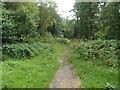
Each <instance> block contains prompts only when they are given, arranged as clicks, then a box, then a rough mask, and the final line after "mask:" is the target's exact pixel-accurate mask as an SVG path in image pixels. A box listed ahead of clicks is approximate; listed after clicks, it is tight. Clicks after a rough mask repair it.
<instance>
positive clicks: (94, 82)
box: [69, 40, 118, 89]
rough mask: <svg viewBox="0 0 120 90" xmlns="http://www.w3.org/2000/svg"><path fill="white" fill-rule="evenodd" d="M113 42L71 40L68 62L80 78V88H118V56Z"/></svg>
mask: <svg viewBox="0 0 120 90" xmlns="http://www.w3.org/2000/svg"><path fill="white" fill-rule="evenodd" d="M73 42H74V43H73ZM115 42H116V41H115V40H94V41H87V42H84V41H82V40H79V42H78V40H75V41H72V43H73V44H72V45H73V46H72V51H71V54H70V58H69V62H70V63H71V64H72V66H73V68H74V69H75V72H76V74H77V75H78V76H79V77H80V79H81V82H82V85H81V87H80V88H104V89H108V88H112V89H113V88H118V56H117V55H116V43H115Z"/></svg>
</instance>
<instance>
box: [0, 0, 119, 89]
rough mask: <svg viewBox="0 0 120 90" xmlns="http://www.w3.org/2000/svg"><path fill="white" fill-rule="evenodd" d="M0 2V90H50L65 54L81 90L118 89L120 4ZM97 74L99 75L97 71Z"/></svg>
mask: <svg viewBox="0 0 120 90" xmlns="http://www.w3.org/2000/svg"><path fill="white" fill-rule="evenodd" d="M71 11H73V12H74V13H75V15H74V16H75V18H73V19H69V18H63V17H61V15H60V14H58V11H57V3H56V2H54V1H51V2H46V3H44V2H42V1H37V2H2V47H0V48H1V49H2V62H1V63H2V66H3V74H1V75H2V76H3V78H2V80H3V84H2V88H49V85H50V83H51V82H52V80H53V78H54V76H55V73H56V72H57V70H58V68H59V67H60V62H59V60H60V58H61V56H62V54H63V53H64V49H65V48H66V47H67V46H68V45H69V47H70V48H71V51H70V57H69V59H68V61H69V63H71V64H72V66H73V68H74V69H75V72H76V74H77V75H78V76H79V77H80V79H82V86H80V87H81V88H118V86H119V85H118V78H117V77H118V67H119V62H118V59H119V58H120V57H119V56H120V41H119V40H120V2H77V1H76V2H75V3H74V8H73V9H72V10H71ZM101 69H102V70H101Z"/></svg>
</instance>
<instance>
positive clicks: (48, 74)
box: [2, 44, 66, 88]
mask: <svg viewBox="0 0 120 90" xmlns="http://www.w3.org/2000/svg"><path fill="white" fill-rule="evenodd" d="M65 47H66V45H64V44H54V45H51V48H52V49H46V50H45V53H40V54H39V55H38V56H36V57H33V58H30V59H10V58H9V59H8V60H5V61H4V62H2V70H3V75H2V76H3V81H2V88H48V87H49V85H50V83H51V81H52V80H53V78H54V75H55V73H56V71H57V70H58V68H59V66H60V63H59V60H60V58H61V55H62V54H63V52H64V49H65Z"/></svg>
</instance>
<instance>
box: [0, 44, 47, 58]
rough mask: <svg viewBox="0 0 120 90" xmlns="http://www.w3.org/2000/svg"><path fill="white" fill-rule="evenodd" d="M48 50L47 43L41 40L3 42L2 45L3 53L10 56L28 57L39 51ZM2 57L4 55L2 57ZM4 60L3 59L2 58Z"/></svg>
mask: <svg viewBox="0 0 120 90" xmlns="http://www.w3.org/2000/svg"><path fill="white" fill-rule="evenodd" d="M46 49H48V50H49V45H48V44H44V43H41V42H31V43H18V44H12V45H11V44H5V45H3V48H2V51H3V55H6V56H8V57H10V58H18V59H19V58H29V57H33V56H35V55H38V54H39V53H40V52H41V53H44V50H46ZM3 59H4V57H3ZM4 60H5V59H4Z"/></svg>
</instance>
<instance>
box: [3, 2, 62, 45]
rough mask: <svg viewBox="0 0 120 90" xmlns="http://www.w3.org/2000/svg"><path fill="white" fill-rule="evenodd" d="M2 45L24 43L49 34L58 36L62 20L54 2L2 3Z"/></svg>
mask: <svg viewBox="0 0 120 90" xmlns="http://www.w3.org/2000/svg"><path fill="white" fill-rule="evenodd" d="M2 4H3V6H2V8H3V9H2V13H3V15H2V22H3V23H2V24H3V25H2V26H3V27H2V30H3V32H2V35H3V37H2V39H3V43H16V42H24V41H27V40H29V38H35V37H36V36H45V35H46V33H48V32H50V33H51V34H52V35H53V36H60V34H61V32H62V28H63V25H62V18H61V17H60V15H58V13H57V11H56V8H57V5H56V3H55V2H52V1H51V2H47V3H43V2H38V3H33V2H22V3H19V2H14V3H13V2H5V3H2Z"/></svg>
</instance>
